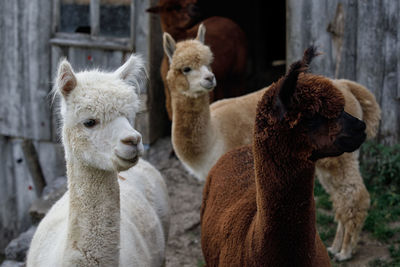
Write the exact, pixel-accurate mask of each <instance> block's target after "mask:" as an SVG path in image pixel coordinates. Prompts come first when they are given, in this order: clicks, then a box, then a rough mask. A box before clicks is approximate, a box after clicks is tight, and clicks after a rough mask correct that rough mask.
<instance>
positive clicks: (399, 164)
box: [360, 142, 400, 241]
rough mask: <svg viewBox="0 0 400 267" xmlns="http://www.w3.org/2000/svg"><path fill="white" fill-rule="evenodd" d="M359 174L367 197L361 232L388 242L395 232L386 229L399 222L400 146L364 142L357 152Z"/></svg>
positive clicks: (396, 230)
mask: <svg viewBox="0 0 400 267" xmlns="http://www.w3.org/2000/svg"><path fill="white" fill-rule="evenodd" d="M361 154H362V159H361V166H360V169H361V173H362V176H363V178H364V182H365V185H366V186H367V188H368V191H369V193H370V196H371V208H370V210H369V212H368V217H367V219H366V221H365V224H364V230H367V231H369V232H371V233H372V235H373V236H374V237H375V238H377V239H378V240H380V241H388V240H389V239H390V238H392V237H393V236H394V235H395V234H396V232H399V229H393V228H391V227H389V223H390V222H394V221H398V220H400V145H399V144H398V145H395V146H392V147H389V146H384V145H382V144H377V143H374V142H367V143H365V144H364V145H363V147H362V149H361Z"/></svg>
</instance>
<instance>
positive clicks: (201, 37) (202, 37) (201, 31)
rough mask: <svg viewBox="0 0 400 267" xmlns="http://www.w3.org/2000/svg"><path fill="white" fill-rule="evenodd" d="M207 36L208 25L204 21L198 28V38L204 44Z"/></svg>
mask: <svg viewBox="0 0 400 267" xmlns="http://www.w3.org/2000/svg"><path fill="white" fill-rule="evenodd" d="M205 37H206V27H205V26H204V24H203V23H202V24H200V26H199V29H198V30H197V37H196V39H197V40H198V41H200V42H201V43H203V44H204V40H205Z"/></svg>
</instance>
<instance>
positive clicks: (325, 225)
mask: <svg viewBox="0 0 400 267" xmlns="http://www.w3.org/2000/svg"><path fill="white" fill-rule="evenodd" d="M314 196H315V198H316V200H317V201H316V207H317V215H316V216H317V217H316V220H317V228H318V233H319V235H320V237H321V239H322V241H323V242H324V244H325V245H326V246H329V245H330V244H329V243H328V240H330V239H331V238H333V237H334V235H335V231H336V224H335V222H334V221H333V217H332V216H331V215H327V214H326V212H323V210H326V211H330V210H332V202H331V201H330V199H329V195H328V193H326V192H325V190H324V189H323V188H322V186H321V184H320V183H319V182H318V180H315V185H314Z"/></svg>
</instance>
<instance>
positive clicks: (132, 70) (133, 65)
mask: <svg viewBox="0 0 400 267" xmlns="http://www.w3.org/2000/svg"><path fill="white" fill-rule="evenodd" d="M115 74H116V75H117V76H118V77H119V78H120V79H121V80H123V81H124V82H125V83H127V84H129V85H131V86H133V87H135V91H136V93H138V94H139V93H140V92H141V91H146V86H147V77H148V76H147V71H146V67H145V64H144V60H143V59H142V57H141V56H139V55H135V54H132V55H131V56H130V57H129V59H128V60H127V61H126V62H125V63H124V64H123V65H122V66H121V67H119V68H118V69H117V70H116V71H115Z"/></svg>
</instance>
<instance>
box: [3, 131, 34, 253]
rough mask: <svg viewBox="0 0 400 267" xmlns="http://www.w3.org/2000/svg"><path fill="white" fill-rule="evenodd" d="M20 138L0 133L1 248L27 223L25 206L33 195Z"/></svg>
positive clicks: (23, 228)
mask: <svg viewBox="0 0 400 267" xmlns="http://www.w3.org/2000/svg"><path fill="white" fill-rule="evenodd" d="M21 142H22V139H12V138H9V137H5V136H1V135H0V147H1V148H2V149H1V150H0V249H1V250H3V249H4V247H5V246H6V245H7V243H8V242H9V241H10V240H11V239H13V238H15V237H16V235H17V234H18V233H20V232H22V231H24V230H26V229H27V228H28V227H29V224H30V218H29V214H28V209H29V207H30V205H31V203H32V202H33V201H34V200H35V199H36V193H35V188H34V185H33V182H32V178H31V176H30V174H29V171H28V168H27V166H26V161H25V158H24V155H23V152H22V149H21Z"/></svg>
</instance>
